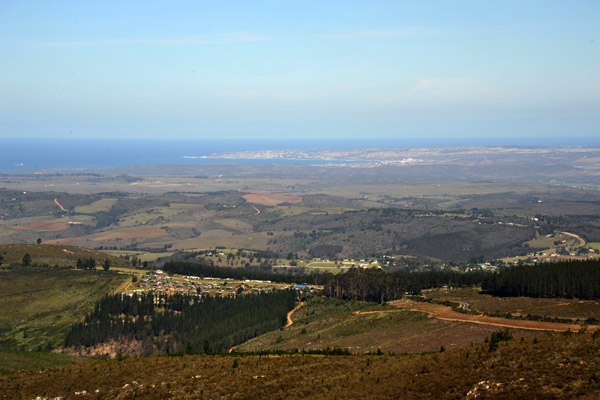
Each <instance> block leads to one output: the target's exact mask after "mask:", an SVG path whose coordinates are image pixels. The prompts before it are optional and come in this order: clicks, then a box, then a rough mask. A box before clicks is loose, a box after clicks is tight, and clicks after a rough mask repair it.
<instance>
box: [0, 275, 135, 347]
mask: <svg viewBox="0 0 600 400" xmlns="http://www.w3.org/2000/svg"><path fill="white" fill-rule="evenodd" d="M128 279H129V277H128V276H127V275H118V274H117V273H115V272H110V271H109V272H105V271H98V272H92V271H76V270H68V269H62V268H60V269H59V268H21V269H17V270H7V271H1V272H0V310H2V312H1V313H0V349H2V350H13V349H16V348H23V349H26V350H32V349H33V350H34V349H37V348H38V346H42V347H44V346H46V345H47V343H50V344H51V345H52V346H59V345H61V344H62V341H63V339H64V336H65V335H66V333H67V331H68V329H69V327H70V326H71V324H72V323H73V322H75V321H78V320H79V319H80V318H82V317H83V316H84V315H85V314H86V313H87V312H88V311H89V310H90V309H91V308H92V307H93V304H94V303H95V302H96V301H97V300H98V299H100V298H101V297H102V296H103V295H105V294H107V293H110V292H112V291H113V290H114V289H115V288H117V287H118V286H120V285H121V284H122V283H123V282H125V281H127V280H128Z"/></svg>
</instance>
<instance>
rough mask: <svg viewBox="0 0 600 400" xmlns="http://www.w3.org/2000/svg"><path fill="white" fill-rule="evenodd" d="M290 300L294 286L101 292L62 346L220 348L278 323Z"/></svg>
mask: <svg viewBox="0 0 600 400" xmlns="http://www.w3.org/2000/svg"><path fill="white" fill-rule="evenodd" d="M295 301H296V292H295V291H294V290H278V291H274V292H272V293H261V294H252V295H244V296H237V297H223V298H222V297H213V296H204V297H202V298H199V297H195V296H187V295H172V296H168V295H157V294H154V293H147V294H134V295H132V296H126V295H121V294H118V295H113V296H106V297H104V298H102V299H101V300H100V301H99V302H98V303H96V305H95V306H94V310H93V311H92V312H90V313H89V314H88V315H86V317H85V319H84V320H83V321H82V322H80V323H76V324H74V325H73V326H72V327H71V330H70V332H69V333H68V335H67V337H66V339H65V347H71V346H85V347H89V346H93V345H95V344H98V343H105V342H109V341H111V340H115V341H131V340H137V341H140V342H142V354H144V355H149V354H153V353H157V352H158V353H166V354H174V353H184V352H185V353H188V354H198V353H213V352H214V353H221V352H224V351H227V350H228V349H229V348H231V347H232V346H235V345H237V344H239V343H242V342H244V341H246V340H248V339H251V338H253V337H255V336H258V335H260V334H262V333H265V332H268V331H271V330H275V329H278V328H280V327H281V326H283V324H285V322H286V315H287V312H288V311H289V310H291V309H292V308H293V307H294V303H295Z"/></svg>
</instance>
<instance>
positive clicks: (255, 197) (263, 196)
mask: <svg viewBox="0 0 600 400" xmlns="http://www.w3.org/2000/svg"><path fill="white" fill-rule="evenodd" d="M242 197H243V198H244V199H245V200H246V201H247V202H248V203H254V204H261V205H263V206H276V205H278V204H281V203H293V204H296V203H300V202H301V201H302V197H301V196H288V195H283V194H272V193H248V194H245V195H243V196H242Z"/></svg>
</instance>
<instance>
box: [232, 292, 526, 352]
mask: <svg viewBox="0 0 600 400" xmlns="http://www.w3.org/2000/svg"><path fill="white" fill-rule="evenodd" d="M500 329H502V328H500V327H496V326H491V325H487V326H486V325H477V324H472V323H464V322H453V321H443V320H438V319H434V318H428V317H427V314H426V313H424V312H415V311H409V310H406V311H405V310H399V309H398V308H396V307H393V306H379V305H375V304H373V303H362V302H346V301H339V300H333V299H319V298H315V299H311V300H310V301H308V302H307V303H306V304H305V306H304V307H302V308H301V309H300V310H298V311H296V312H295V313H294V324H293V325H291V326H289V327H288V328H286V329H284V330H283V331H276V332H269V333H266V334H264V335H261V336H258V337H256V338H254V339H251V340H249V341H247V342H245V343H243V344H241V345H239V346H238V347H237V349H236V351H238V352H244V351H261V350H276V349H283V350H292V349H300V350H301V349H306V350H309V349H321V348H325V347H340V348H344V349H348V350H350V351H351V352H352V353H357V354H361V353H366V352H371V353H373V352H377V350H378V349H381V350H382V351H384V352H389V351H391V352H394V353H420V352H423V351H438V350H439V349H440V347H441V346H444V347H445V348H455V347H460V346H467V345H469V344H471V343H477V342H479V343H481V342H483V341H484V339H485V337H487V336H489V335H490V334H491V333H492V332H494V331H497V330H500ZM537 334H538V333H536V332H528V331H516V330H515V331H514V335H516V336H531V335H537Z"/></svg>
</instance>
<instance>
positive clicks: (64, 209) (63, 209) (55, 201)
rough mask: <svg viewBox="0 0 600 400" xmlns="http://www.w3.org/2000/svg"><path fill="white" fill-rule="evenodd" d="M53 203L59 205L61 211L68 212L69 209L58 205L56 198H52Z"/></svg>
mask: <svg viewBox="0 0 600 400" xmlns="http://www.w3.org/2000/svg"><path fill="white" fill-rule="evenodd" d="M54 204H56V205H57V206H59V207H60V209H61V210H62V211H64V212H69V210H67V209H66V208H64V207H63V206H61V205H60V203H59V202H58V198H56V199H54Z"/></svg>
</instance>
